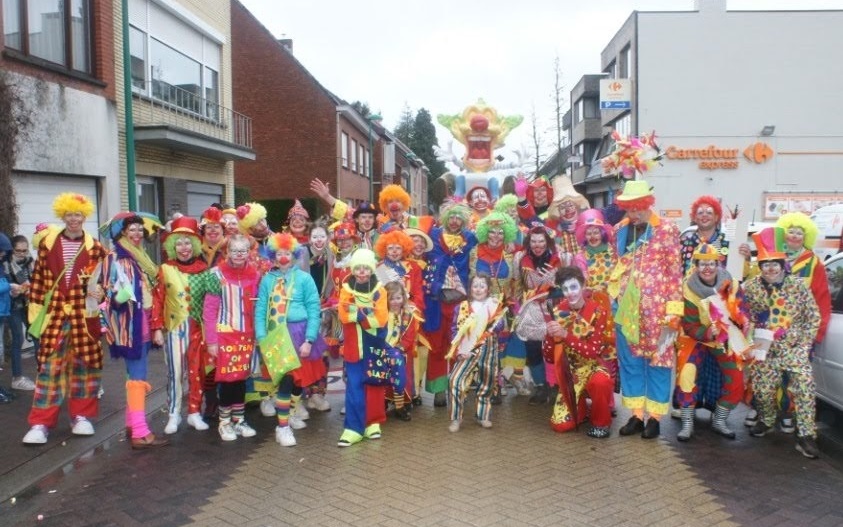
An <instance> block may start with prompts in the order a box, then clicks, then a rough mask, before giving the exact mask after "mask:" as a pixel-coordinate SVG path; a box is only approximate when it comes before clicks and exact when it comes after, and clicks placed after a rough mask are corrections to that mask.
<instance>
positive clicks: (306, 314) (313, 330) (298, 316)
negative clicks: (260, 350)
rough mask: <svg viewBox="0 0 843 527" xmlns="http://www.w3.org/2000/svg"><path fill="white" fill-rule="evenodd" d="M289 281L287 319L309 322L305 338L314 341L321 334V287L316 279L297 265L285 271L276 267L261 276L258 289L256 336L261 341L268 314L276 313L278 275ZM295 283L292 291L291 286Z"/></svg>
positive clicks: (265, 332)
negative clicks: (318, 286)
mask: <svg viewBox="0 0 843 527" xmlns="http://www.w3.org/2000/svg"><path fill="white" fill-rule="evenodd" d="M282 277H283V278H284V279H285V280H286V281H287V282H286V283H287V286H288V289H287V294H288V295H291V296H290V298H289V300H288V303H287V318H286V320H287V322H302V321H304V320H306V321H307V329H306V331H305V338H306V339H307V340H309V341H311V342H315V341H316V337H318V336H319V324H320V321H321V317H320V309H321V306H320V303H319V290H317V289H316V282H314V281H313V277H312V276H310V273H307V272H305V271H302V270H301V269H299V268H298V267H297V266H293V267H291V268H290V269H289V270H288V271H287V272H286V273H282V272H281V271H280V270H278V269H273V270H271V271H269V272H268V273H266V274H265V275H264V276H263V278H261V283H260V287H259V289H258V302H257V305H255V337H257V339H258V340H262V339H263V338H264V337H266V334H267V329H266V328H267V322H268V320H267V317H268V316H273V314H274V311H275V306H276V305H278V302H277V301H276V300H273V299H272V293H273V290H274V289H275V283H276V282H277V281H278V279H279V278H282ZM291 282H292V294H291V292H290V290H289V285H290V283H291Z"/></svg>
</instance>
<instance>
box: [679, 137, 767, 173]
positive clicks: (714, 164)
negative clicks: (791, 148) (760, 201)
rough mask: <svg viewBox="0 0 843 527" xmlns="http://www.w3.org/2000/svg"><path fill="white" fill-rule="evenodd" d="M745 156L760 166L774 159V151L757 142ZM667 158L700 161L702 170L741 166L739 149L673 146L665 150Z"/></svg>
mask: <svg viewBox="0 0 843 527" xmlns="http://www.w3.org/2000/svg"><path fill="white" fill-rule="evenodd" d="M743 155H744V157H746V159H747V160H749V161H750V162H752V163H754V164H758V165H760V164H762V163H766V162H767V161H769V160H770V159H772V157H773V149H772V148H770V145H768V144H767V143H762V142H757V143H754V144H751V145H749V146H748V147H746V149H744V151H743ZM665 157H667V158H668V159H670V160H674V161H690V160H695V161H698V163H697V166H698V167H699V168H700V169H702V170H717V169H721V168H722V169H727V170H734V169H736V168H738V166H739V165H740V150H739V149H737V148H724V147H722V146H718V145H708V146H706V147H703V148H680V147H678V146H672V145H671V146H668V147H667V149H666V150H665Z"/></svg>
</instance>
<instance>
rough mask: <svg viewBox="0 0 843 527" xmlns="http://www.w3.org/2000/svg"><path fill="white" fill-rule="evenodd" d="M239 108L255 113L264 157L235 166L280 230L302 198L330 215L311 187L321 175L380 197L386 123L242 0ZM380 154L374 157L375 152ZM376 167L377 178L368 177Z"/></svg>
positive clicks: (236, 67) (235, 45) (341, 187)
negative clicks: (317, 73)
mask: <svg viewBox="0 0 843 527" xmlns="http://www.w3.org/2000/svg"><path fill="white" fill-rule="evenodd" d="M231 36H232V50H233V59H232V67H233V78H234V108H236V109H237V111H240V112H243V113H245V114H248V115H251V116H252V117H253V118H254V136H253V141H254V149H255V151H256V152H257V160H256V161H255V162H250V163H236V174H237V186H238V187H245V188H248V189H249V192H250V195H251V198H252V199H254V200H257V201H260V202H262V203H264V204H265V205H267V208H268V209H269V212H270V218H269V219H270V226H271V227H272V228H275V229H277V228H279V226H280V225H279V224H278V223H279V222H280V221H282V220H283V219H285V218H286V213H287V210H288V209H289V207H290V205H291V204H292V200H293V199H295V198H301V199H302V202H303V203H304V205H305V207H307V208H308V209H309V210H310V212H311V216H313V215H314V214H315V213H320V214H321V213H324V212H326V210H325V207H324V205H323V204H322V203H317V201H318V200H317V199H315V198H314V196H313V195H312V194H311V193H310V191H309V190H308V183H309V182H310V180H311V179H313V178H314V177H318V178H320V179H322V180H323V181H326V182H328V183H329V184H330V186H331V192H332V193H333V194H334V195H336V196H338V197H340V198H342V199H344V200H346V201H348V202H349V203H351V204H352V205H356V204H358V203H360V202H361V201H364V200H367V199H369V196H370V192H372V194H373V195H374V198H375V199H377V191H378V189H379V188H380V184H381V178H382V174H383V169H382V168H381V167H382V166H383V161H382V159H383V149H382V147H383V144H384V136H383V128H381V127H380V126H379V125H378V124H377V123H370V122H369V121H368V120H367V119H366V118H365V116H363V115H361V114H360V113H359V112H357V111H356V110H355V109H354V108H353V107H352V106H351V105H350V104H348V103H347V102H346V101H344V100H342V99H341V98H340V97H338V96H336V95H334V94H333V93H331V92H330V91H329V90H328V89H327V88H325V87H324V86H322V85H321V84H320V83H319V81H318V80H317V79H316V78H315V77H314V76H313V75H312V74H311V73H310V72H309V71H307V69H306V68H305V67H304V66H303V65H302V64H301V63H300V62H299V61H298V60H297V59H296V58H295V57H294V56H293V52H292V49H291V48H292V43H291V42H290V41H289V40H283V41H279V40H276V38H275V37H274V36H273V35H272V33H271V32H270V31H269V30H268V29H267V28H266V27H264V26H263V24H261V22H260V21H259V20H258V19H257V18H255V17H254V15H252V13H250V12H249V11H248V10H247V9H246V8H245V7H244V6H243V5H242V4H241V3H240V2H237V1H236V0H234V1H232V3H231ZM373 151H374V152H375V155H374V156H372V152H373ZM370 172H371V173H372V174H373V175H374V177H373V180H370V179H369V174H370Z"/></svg>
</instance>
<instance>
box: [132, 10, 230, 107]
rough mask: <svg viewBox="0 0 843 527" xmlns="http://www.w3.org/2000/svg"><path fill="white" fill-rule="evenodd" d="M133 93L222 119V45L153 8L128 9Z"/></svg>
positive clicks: (170, 14) (188, 25) (170, 15)
mask: <svg viewBox="0 0 843 527" xmlns="http://www.w3.org/2000/svg"><path fill="white" fill-rule="evenodd" d="M129 20H130V22H131V25H130V27H129V49H130V52H131V55H132V64H131V66H132V68H131V69H132V88H133V89H134V90H135V92H136V93H140V94H143V95H146V96H149V97H153V98H155V99H158V100H161V101H165V102H167V103H170V104H172V105H174V106H177V107H179V108H181V109H184V110H187V111H189V112H191V113H195V114H197V115H200V116H202V117H206V118H209V119H214V120H215V119H217V118H219V102H220V84H219V83H220V78H219V72H220V63H221V56H222V48H221V46H220V44H219V42H216V41H215V40H214V39H213V38H210V37H209V36H208V35H207V34H204V33H203V32H202V31H199V30H197V29H196V26H195V25H191V24H188V23H186V22H185V21H183V20H181V19H179V18H177V17H176V16H174V15H173V14H172V13H171V12H169V11H166V10H164V9H162V8H161V7H159V6H158V5H157V4H155V3H153V2H148V1H145V0H132V1H131V2H130V5H129Z"/></svg>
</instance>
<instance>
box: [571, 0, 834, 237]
mask: <svg viewBox="0 0 843 527" xmlns="http://www.w3.org/2000/svg"><path fill="white" fill-rule="evenodd" d="M840 27H843V11H841V10H826V11H795V10H794V11H729V10H727V9H726V2H725V0H698V1H697V2H696V3H695V10H693V11H684V12H637V11H636V12H633V13H632V14H631V15H630V17H629V18H628V19H627V20H626V22H625V23H624V24H623V26H622V27H621V28H620V29H619V30H618V32H617V33H616V34H615V36H614V37H613V38H612V40H611V41H610V42H609V43H608V45H607V46H606V48H605V49H604V50H603V53H602V55H601V65H602V71H603V72H604V73H605V74H606V75H607V77H609V78H612V79H621V78H628V79H631V80H632V93H631V103H632V105H631V109H630V110H611V111H603V112H602V117H601V121H602V124H603V125H604V126H607V127H609V128H614V129H617V130H618V131H619V132H620V133H621V134H622V135H627V134H632V135H641V134H649V133H651V132H653V131H655V132H656V136H657V141H658V144H659V146H660V147H661V151H662V152H663V153H664V159H663V160H662V161H661V163H662V165H663V166H661V167H657V168H656V169H655V170H653V171H652V172H648V173H646V174H645V175H644V177H645V178H646V179H647V181H648V182H650V183H651V184H652V185H653V186H654V187H655V192H656V196H657V201H656V208H657V209H658V210H659V211H660V212H661V213H662V214H663V215H665V216H669V217H673V218H676V219H677V220H678V221H679V223H680V224H681V225H687V224H688V223H689V220H690V219H689V218H688V209H689V207H690V204H691V202H692V201H693V200H694V199H695V198H696V197H698V196H700V195H703V194H711V195H714V196H716V197H718V198H720V199H721V200H722V201H723V202H724V203H725V204H727V205H728V206H729V207H730V208H732V209H734V208H735V207H738V208H739V209H740V210H742V211H743V214H744V215H745V217H748V219H750V220H751V219H755V220H768V221H771V220H775V219H776V218H777V217H779V216H780V215H781V214H782V213H783V212H786V211H804V212H811V211H813V210H815V209H816V208H818V207H819V206H823V205H828V204H834V203H843V194H841V193H840V190H839V189H840V185H839V181H840V180H841V171H840V155H841V152H843V132H841V128H840V123H839V119H837V118H836V116H837V113H835V109H836V108H837V106H838V99H839V86H840V84H841V82H842V81H843V73H841V70H838V69H837V68H835V67H834V63H835V62H834V56H835V52H836V50H839V49H841V48H843V33H841V32H840V31H839V28H840ZM838 113H839V112H838ZM610 150H611V140H610V139H609V137H608V136H606V137H605V138H604V140H603V142H602V144H601V147H600V150H599V151H598V154H597V155H596V156H595V161H596V159H599V158H600V157H601V156H603V155H606V154H607V153H608V152H609V151H610ZM620 184H621V182H620V181H618V180H617V179H616V178H614V177H603V176H602V173H601V172H600V167H599V163H597V162H595V163H594V164H593V165H592V167H591V170H590V172H589V174H588V176H587V178H586V187H587V193H588V194H589V197H591V198H592V199H593V200H594V198H595V197H597V196H600V197H601V199H606V200H608V199H611V197H612V195H613V193H614V189H616V188H618V187H619V186H620Z"/></svg>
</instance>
